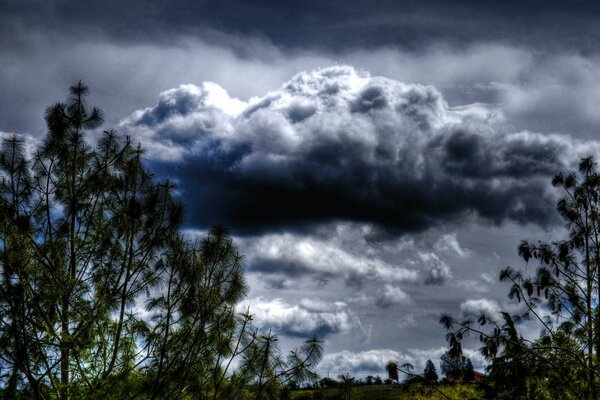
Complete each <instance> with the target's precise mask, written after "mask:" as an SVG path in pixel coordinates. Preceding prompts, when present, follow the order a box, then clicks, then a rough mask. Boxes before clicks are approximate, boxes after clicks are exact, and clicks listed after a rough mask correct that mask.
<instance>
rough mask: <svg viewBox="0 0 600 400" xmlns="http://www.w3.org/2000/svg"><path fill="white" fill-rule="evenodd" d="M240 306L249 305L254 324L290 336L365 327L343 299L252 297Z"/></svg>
mask: <svg viewBox="0 0 600 400" xmlns="http://www.w3.org/2000/svg"><path fill="white" fill-rule="evenodd" d="M237 308H238V309H239V310H243V311H245V310H247V309H248V308H249V309H250V313H251V314H253V316H254V321H253V323H254V324H255V325H256V326H258V327H259V328H261V329H263V330H264V329H273V330H274V331H275V332H277V333H278V334H283V335H287V336H299V337H304V338H306V337H309V336H311V335H317V336H320V337H325V336H327V335H330V334H340V333H348V332H349V331H351V330H353V329H362V325H361V322H360V320H359V318H358V317H357V316H356V314H354V313H353V312H352V311H351V310H349V309H348V307H347V305H346V304H345V303H343V302H333V303H328V302H324V301H317V300H311V299H302V300H301V301H300V302H298V304H294V305H292V304H288V303H287V302H285V301H284V300H282V299H273V300H266V299H264V298H252V299H246V300H243V301H242V302H241V303H239V304H238V306H237Z"/></svg>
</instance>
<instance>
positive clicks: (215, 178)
mask: <svg viewBox="0 0 600 400" xmlns="http://www.w3.org/2000/svg"><path fill="white" fill-rule="evenodd" d="M120 128H121V129H123V130H125V131H126V132H127V133H128V134H131V135H133V136H134V137H135V138H136V139H138V140H140V141H142V143H143V144H144V145H145V147H146V148H147V149H148V155H149V157H150V158H151V159H152V160H153V161H154V163H155V166H156V168H157V169H158V170H162V171H163V173H164V174H166V175H171V176H175V177H177V178H178V179H180V181H181V185H180V186H181V187H183V188H185V190H186V197H187V198H188V199H193V200H191V201H192V202H194V204H196V205H197V207H194V208H193V209H192V211H191V215H190V217H191V219H192V224H196V225H200V226H206V225H209V224H212V223H216V222H223V223H226V224H228V225H230V226H232V227H234V228H236V229H239V230H240V231H243V230H247V231H254V230H257V229H267V228H268V227H269V226H270V227H273V226H279V227H283V226H289V225H294V224H295V225H305V224H310V223H315V222H326V221H330V220H355V221H369V222H373V223H376V224H379V225H383V226H387V227H389V228H391V229H396V230H399V231H411V230H412V231H415V230H422V229H425V228H428V227H430V226H432V225H433V224H435V223H436V222H440V221H444V220H451V219H453V218H458V217H464V216H468V215H477V216H479V217H483V218H484V219H487V220H489V221H493V222H496V223H499V222H502V221H504V220H513V221H518V222H535V223H539V224H546V223H548V222H550V221H552V219H553V218H554V217H553V216H554V210H553V208H554V207H553V204H554V196H553V194H552V191H551V190H550V189H549V179H550V177H551V176H552V175H553V174H555V173H557V172H558V171H560V170H564V169H567V168H571V167H572V166H573V165H574V162H576V161H577V158H578V157H579V156H581V155H583V154H585V152H584V149H583V145H582V144H581V143H580V142H578V141H574V140H572V139H571V138H569V137H566V136H559V135H541V134H536V133H532V132H529V131H520V132H512V131H510V130H509V127H508V126H507V124H506V123H505V120H504V117H503V114H502V112H501V111H500V109H499V108H497V107H492V106H490V105H486V104H479V103H477V104H472V105H467V106H462V107H449V106H448V104H447V103H446V101H445V100H444V98H443V96H442V94H441V93H440V92H439V91H438V90H437V89H435V88H434V87H432V86H423V85H418V84H405V83H401V82H398V81H395V80H391V79H387V78H382V77H372V76H370V75H369V74H368V73H366V72H362V71H357V70H355V69H353V68H351V67H347V66H337V67H330V68H325V69H320V70H315V71H312V72H307V73H300V74H298V75H296V76H295V77H294V78H292V79H291V80H290V81H288V82H286V83H284V84H283V85H282V86H281V88H280V89H279V90H276V91H274V92H270V93H268V94H267V95H265V96H262V97H257V98H252V99H250V100H249V101H248V102H244V101H241V100H238V99H234V98H231V97H229V96H228V95H227V93H226V92H225V90H224V89H222V88H221V87H220V86H218V85H217V84H214V83H204V84H203V85H201V86H194V85H183V86H180V87H179V88H176V89H172V90H168V91H165V92H163V93H161V95H160V99H159V102H158V104H157V105H156V106H154V107H149V108H146V109H143V110H139V111H137V112H135V113H133V114H132V115H131V116H130V117H128V118H126V119H125V120H124V121H123V122H122V123H121V126H120ZM586 146H587V147H586V148H585V151H588V152H589V151H597V148H598V146H597V144H596V143H595V142H593V143H591V144H590V143H588V144H587V145H586ZM439 273H442V274H443V271H440V272H439ZM439 273H437V275H439ZM437 275H436V274H434V275H433V276H432V279H434V280H435V279H438V278H437Z"/></svg>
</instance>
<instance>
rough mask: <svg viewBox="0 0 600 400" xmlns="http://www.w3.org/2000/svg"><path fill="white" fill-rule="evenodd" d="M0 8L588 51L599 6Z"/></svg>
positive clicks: (99, 25) (130, 27) (132, 30)
mask: <svg viewBox="0 0 600 400" xmlns="http://www.w3.org/2000/svg"><path fill="white" fill-rule="evenodd" d="M0 11H1V14H0V15H2V16H3V18H2V19H1V20H0V21H1V22H4V24H3V25H4V26H5V27H6V26H7V24H9V23H11V22H14V21H15V20H17V21H20V22H21V23H22V24H23V25H29V26H36V27H37V28H40V27H43V28H44V29H52V30H67V31H71V32H72V33H75V32H77V33H79V34H81V33H82V32H83V33H85V32H89V31H94V30H100V31H103V32H105V33H106V34H108V35H110V36H112V37H114V38H117V39H118V40H136V41H147V40H154V41H161V40H162V41H164V40H169V36H170V35H176V34H182V33H185V34H190V33H198V32H202V33H203V34H204V35H205V36H209V35H210V32H211V31H214V30H218V31H222V32H227V33H231V34H235V35H244V36H246V35H253V36H261V37H264V38H267V39H269V40H270V41H272V42H274V43H276V44H278V45H283V46H289V47H302V48H306V47H327V48H330V49H340V48H348V47H363V46H369V45H371V46H372V45H373V44H377V45H402V46H409V47H416V46H419V45H423V43H426V42H430V41H435V40H438V41H439V40H442V41H446V42H450V43H452V44H453V45H462V44H468V43H472V42H474V41H481V40H485V41H512V42H513V43H524V42H526V43H529V44H532V45H534V46H537V47H544V48H548V47H570V48H576V49H579V50H580V51H582V52H589V51H594V48H595V43H596V42H597V40H598V37H599V33H600V32H599V29H598V26H597V24H596V21H597V18H598V15H599V14H600V6H599V5H598V4H596V3H595V2H590V1H553V2H552V3H551V4H548V3H540V2H539V1H535V0H528V1H503V2H497V1H491V0H490V1H480V2H478V3H477V5H476V6H474V5H473V3H472V2H470V1H467V0H461V1H453V2H450V3H449V2H447V1H443V0H427V1H419V2H414V1H411V2H397V1H380V2H377V3H375V4H374V3H373V2H371V1H367V0H356V1H352V2H351V3H348V2H347V1H342V0H334V1H328V2H326V3H323V2H319V3H317V2H308V3H307V2H300V1H296V0H285V1H272V0H270V1H266V0H252V1H244V0H233V1H227V2H222V1H217V0H214V1H208V0H202V1H189V0H174V1H168V2H166V1H162V0H152V1H145V2H139V1H117V0H109V1H103V2H102V3H98V2H94V1H91V0H82V1H76V2H74V1H70V0H59V1H52V2H42V1H33V2H22V1H17V0H8V1H4V2H2V6H0ZM218 38H219V36H216V37H215V39H216V40H218ZM239 50H240V51H244V50H243V47H240V48H239Z"/></svg>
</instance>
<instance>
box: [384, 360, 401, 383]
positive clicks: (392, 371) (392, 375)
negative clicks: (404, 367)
mask: <svg viewBox="0 0 600 400" xmlns="http://www.w3.org/2000/svg"><path fill="white" fill-rule="evenodd" d="M385 370H386V371H387V373H388V378H389V379H390V380H391V381H396V382H398V379H399V378H398V363H397V362H395V361H388V362H387V364H386V365H385Z"/></svg>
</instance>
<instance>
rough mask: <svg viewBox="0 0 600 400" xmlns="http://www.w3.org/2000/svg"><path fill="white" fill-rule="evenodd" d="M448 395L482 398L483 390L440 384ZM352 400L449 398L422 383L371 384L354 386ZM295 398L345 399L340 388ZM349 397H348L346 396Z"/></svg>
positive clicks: (467, 399) (297, 393)
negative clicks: (407, 385) (408, 385)
mask: <svg viewBox="0 0 600 400" xmlns="http://www.w3.org/2000/svg"><path fill="white" fill-rule="evenodd" d="M439 388H440V390H442V391H443V392H444V393H445V394H446V395H447V396H448V397H450V398H451V399H456V400H470V399H481V398H482V392H481V390H479V389H478V388H477V386H476V385H474V384H462V385H440V386H439ZM350 396H351V397H349V399H351V400H447V398H445V397H444V396H443V395H441V394H440V393H438V392H436V391H435V390H434V389H433V388H431V387H427V386H424V385H420V384H413V385H411V386H410V387H406V386H404V385H370V386H357V387H354V388H352V392H351V394H350ZM291 398H292V399H293V400H336V399H344V396H343V394H342V393H341V392H340V390H339V389H306V390H297V391H294V392H293V393H292V396H291ZM346 399H348V397H346Z"/></svg>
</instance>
